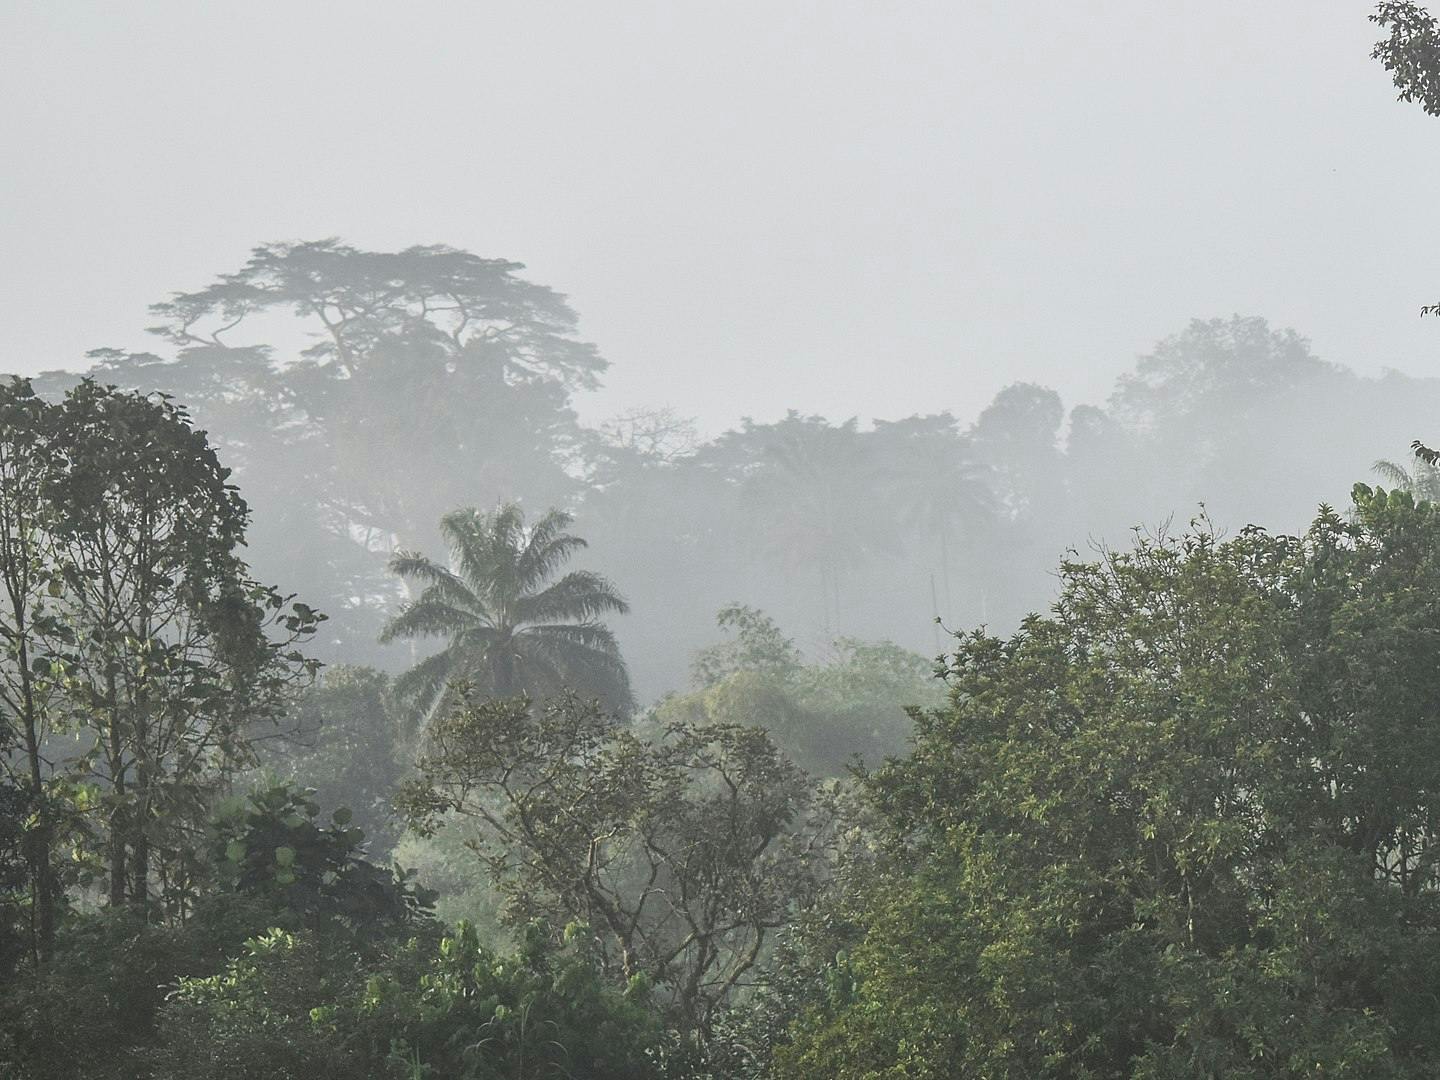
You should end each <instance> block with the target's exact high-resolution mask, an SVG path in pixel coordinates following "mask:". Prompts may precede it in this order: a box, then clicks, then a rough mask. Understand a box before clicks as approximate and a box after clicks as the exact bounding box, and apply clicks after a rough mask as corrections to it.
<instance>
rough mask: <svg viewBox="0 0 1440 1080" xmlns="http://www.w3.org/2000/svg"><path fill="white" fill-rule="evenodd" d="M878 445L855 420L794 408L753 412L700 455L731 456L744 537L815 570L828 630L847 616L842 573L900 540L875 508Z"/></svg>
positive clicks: (788, 564)
mask: <svg viewBox="0 0 1440 1080" xmlns="http://www.w3.org/2000/svg"><path fill="white" fill-rule="evenodd" d="M871 449H872V448H871V445H870V444H869V443H868V442H867V441H866V439H865V437H864V436H863V435H862V434H861V433H860V431H859V429H858V426H857V423H856V421H855V420H854V419H851V420H847V421H846V422H845V423H843V424H830V423H829V422H827V421H826V420H825V419H824V418H823V417H819V416H801V415H800V414H799V413H796V412H793V411H792V412H790V413H789V414H787V415H786V417H785V419H784V420H781V421H780V422H778V423H775V424H755V423H753V422H752V421H750V420H749V419H748V418H747V419H746V420H745V422H744V424H743V426H742V427H741V429H740V430H739V431H731V432H727V433H726V434H724V435H722V436H721V437H720V438H719V439H717V440H716V441H715V442H714V443H713V444H712V445H711V446H710V447H709V448H707V450H706V452H705V453H704V454H703V455H702V456H701V459H700V460H701V463H702V464H714V463H720V462H723V463H724V465H725V466H726V468H727V471H728V472H729V473H730V475H731V476H732V477H733V478H734V481H735V482H737V483H738V484H739V487H740V491H741V500H740V502H741V505H740V512H741V514H742V515H743V516H742V518H741V520H743V521H744V522H745V529H744V532H745V537H744V540H745V541H748V542H749V543H752V544H758V547H759V548H760V550H761V551H762V552H763V553H764V554H766V555H768V556H769V557H771V558H773V559H775V560H776V561H778V563H779V564H780V565H781V566H782V567H783V568H784V569H785V571H786V572H787V573H791V574H800V573H804V574H807V575H808V574H814V575H815V577H814V578H813V579H812V580H814V581H816V583H817V584H818V585H819V587H820V599H821V604H820V615H821V625H822V626H823V627H824V629H825V631H826V633H827V634H828V633H830V632H832V631H833V630H834V629H835V628H836V627H837V626H839V624H840V622H841V598H842V589H841V578H842V575H843V574H844V573H845V572H846V571H847V570H850V569H852V568H853V567H855V566H856V565H858V564H860V563H861V562H863V561H864V560H865V559H866V558H867V557H868V556H870V555H872V554H873V553H874V552H875V551H877V550H879V549H881V548H884V547H886V546H888V545H889V543H890V541H891V540H892V530H891V528H890V523H889V522H888V521H886V520H885V519H884V518H883V517H882V516H880V515H877V514H874V513H871V512H867V508H868V507H871V506H873V505H875V503H877V502H878V501H879V496H880V488H881V476H880V473H879V471H878V469H877V468H876V462H875V460H874V455H873V454H872V453H871Z"/></svg>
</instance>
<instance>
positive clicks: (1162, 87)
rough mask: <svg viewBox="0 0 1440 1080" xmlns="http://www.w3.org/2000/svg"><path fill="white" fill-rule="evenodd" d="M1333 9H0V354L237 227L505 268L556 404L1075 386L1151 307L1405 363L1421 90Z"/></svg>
mask: <svg viewBox="0 0 1440 1080" xmlns="http://www.w3.org/2000/svg"><path fill="white" fill-rule="evenodd" d="M1366 14H1367V7H1366V5H1363V4H1341V3H1325V4H1314V3H1301V2H1277V3H1269V4H1264V5H1257V4H1252V3H1244V2H1238V0H1235V2H1232V0H1224V2H1215V3H1207V4H1184V5H1166V6H1165V7H1164V8H1163V9H1161V8H1157V7H1156V6H1155V5H1153V4H1145V3H1138V2H1123V3H1107V4H1103V5H1095V4H1087V5H1075V4H1066V3H1059V2H1041V3H1026V4H1004V3H962V4H938V3H937V4H926V3H915V4H905V5H902V6H901V7H899V8H896V7H893V6H890V5H871V4H850V3H840V4H835V3H832V4H809V3H805V4H786V5H774V4H762V3H733V4H724V5H709V6H701V5H673V4H663V3H653V4H647V3H623V4H607V5H578V4H567V3H558V4H556V3H504V4H502V3H482V4H471V3H420V4H415V5H405V7H404V9H403V11H402V10H400V9H398V8H396V7H395V6H394V5H383V4H347V5H338V4H326V3H305V4H275V3H264V2H262V3H256V4H250V5H246V6H245V7H244V8H243V9H240V8H233V7H226V6H217V5H197V4H188V3H165V2H150V3H146V4H143V5H126V6H123V7H117V6H115V5H110V4H100V3H89V2H80V0H76V2H70V3H63V4H49V3H26V2H21V0H9V2H7V3H4V4H0V101H3V102H4V107H3V109H0V139H3V140H4V142H3V145H4V146H5V147H6V154H5V167H4V168H3V170H0V244H3V247H4V250H5V254H6V257H5V259H4V260H3V262H0V288H3V289H4V295H5V297H6V305H5V307H6V318H5V319H4V320H3V325H0V349H3V352H4V355H5V356H6V358H7V360H6V366H7V367H8V368H11V369H14V370H19V371H23V372H26V373H34V372H36V371H40V370H43V369H48V368H52V367H57V366H76V365H78V364H79V363H80V362H81V357H82V355H83V353H84V352H85V351H86V350H88V349H91V348H94V347H96V346H102V345H103V346H114V347H120V348H130V349H139V348H149V347H150V346H149V345H148V344H147V342H146V337H145V335H144V333H143V329H144V327H145V326H147V325H148V321H147V319H146V317H145V314H144V312H145V308H146V306H147V305H149V304H151V303H153V302H155V301H156V300H159V299H163V298H164V297H165V296H166V295H167V294H168V293H169V292H170V291H171V290H176V289H186V288H191V287H195V283H198V282H202V281H207V280H209V278H210V277H211V276H212V275H213V274H214V273H216V272H217V271H218V270H219V269H220V268H229V267H233V266H238V265H239V264H240V263H241V262H243V260H244V257H245V254H246V252H247V251H248V250H249V249H250V247H251V246H253V245H254V244H257V243H261V242H267V241H274V240H287V239H300V238H317V237H324V236H332V235H334V236H342V237H344V238H346V239H347V240H348V241H350V242H351V243H354V244H356V245H358V246H361V247H365V248H370V249H375V250H398V249H400V248H404V247H407V246H409V245H411V244H422V243H445V244H450V245H453V246H456V247H460V248H464V249H466V250H470V251H474V252H476V253H477V254H480V255H483V256H486V257H502V258H507V259H513V260H517V261H520V262H523V263H525V264H526V265H527V267H528V276H529V277H530V278H531V279H532V280H534V281H537V282H542V283H544V284H546V285H548V286H550V287H552V288H555V289H557V290H559V291H561V292H563V293H565V294H567V295H568V296H569V297H570V298H571V301H572V302H573V304H574V306H575V307H576V309H577V310H578V311H579V313H580V315H581V318H582V323H581V331H582V334H583V336H584V337H585V338H586V339H587V340H590V341H593V342H595V343H597V344H598V345H599V347H600V349H601V350H602V352H603V354H604V355H605V356H606V357H608V358H609V359H610V360H611V361H613V363H614V367H613V368H612V369H611V370H610V371H609V372H608V373H607V375H606V378H605V380H604V386H603V388H602V389H600V390H599V391H597V392H594V393H588V394H580V395H577V397H576V400H575V405H576V408H577V409H578V410H579V412H580V415H581V416H582V418H584V419H585V420H586V421H587V422H590V423H592V424H593V423H599V422H600V421H602V420H604V419H605V418H607V417H609V416H611V415H612V414H615V413H618V412H623V411H626V410H628V409H631V408H635V407H649V408H653V407H659V406H672V407H674V408H675V409H676V410H677V411H678V412H679V413H681V414H682V415H685V416H690V417H695V418H696V419H697V420H698V421H699V424H700V428H701V430H702V432H703V433H705V434H707V435H711V436H713V435H718V434H719V433H721V432H722V431H724V430H726V429H728V428H730V427H732V426H734V425H735V424H736V423H738V422H739V420H740V418H741V417H744V416H751V417H754V418H756V419H758V420H775V419H778V418H779V417H781V416H783V415H784V413H785V411H786V410H787V409H790V408H795V409H799V410H801V411H803V412H815V413H820V414H823V415H826V416H830V417H835V418H841V419H843V418H846V417H849V416H859V417H861V418H862V420H864V419H868V418H869V417H872V416H876V417H882V418H896V417H901V416H907V415H911V414H914V413H924V412H933V411H937V410H939V409H948V410H951V411H953V412H954V413H955V414H956V415H957V416H959V417H960V418H962V419H963V420H965V421H967V422H968V421H971V420H973V419H974V418H975V417H976V416H977V415H978V414H979V412H980V410H981V409H982V408H983V407H984V406H985V404H986V403H987V402H988V401H990V399H991V398H992V397H993V396H994V394H995V393H996V392H997V391H998V390H1000V389H1001V388H1002V387H1004V386H1005V385H1008V384H1009V383H1011V382H1014V381H1019V380H1029V381H1034V382H1038V383H1042V384H1044V385H1047V386H1052V387H1054V388H1055V389H1056V390H1057V391H1059V392H1060V393H1061V394H1062V396H1063V397H1064V399H1065V401H1066V402H1068V403H1071V404H1075V403H1081V402H1089V403H1095V404H1098V403H1100V402H1102V401H1103V399H1104V397H1105V395H1106V394H1108V393H1109V390H1110V388H1111V385H1112V383H1113V381H1114V379H1115V378H1116V377H1117V376H1118V375H1120V374H1121V373H1122V372H1124V371H1126V370H1128V369H1129V368H1130V367H1131V365H1132V364H1133V362H1134V360H1135V358H1136V357H1137V356H1138V355H1140V354H1142V353H1144V352H1146V351H1147V350H1148V349H1149V347H1150V346H1151V345H1152V344H1153V343H1154V342H1155V341H1157V340H1159V339H1161V338H1162V337H1165V336H1166V335H1168V334H1171V333H1174V332H1175V331H1176V330H1177V329H1179V328H1181V327H1183V326H1184V325H1185V323H1186V322H1187V321H1188V320H1189V319H1190V318H1192V317H1203V318H1209V317H1214V316H1228V315H1230V314H1232V313H1236V312H1239V313H1244V314H1259V315H1263V316H1265V317H1266V318H1267V319H1269V320H1270V321H1271V322H1272V323H1273V324H1275V325H1277V326H1282V327H1294V328H1296V329H1297V330H1298V331H1300V332H1301V333H1304V334H1305V335H1307V336H1308V337H1310V338H1311V340H1312V341H1313V342H1314V345H1315V350H1316V352H1317V353H1318V354H1319V355H1320V356H1322V357H1324V358H1326V359H1327V360H1331V361H1335V362H1339V363H1343V364H1345V365H1347V366H1349V367H1351V368H1353V369H1355V370H1357V371H1359V372H1362V373H1366V374H1375V373H1378V372H1379V371H1380V370H1381V369H1382V368H1384V367H1394V368H1397V369H1399V370H1402V371H1407V372H1411V373H1415V374H1424V373H1426V372H1428V371H1429V370H1430V368H1429V364H1430V357H1431V355H1432V352H1431V350H1432V348H1433V342H1434V335H1435V330H1434V327H1433V326H1431V325H1427V324H1424V323H1422V322H1421V321H1420V320H1418V319H1417V318H1415V312H1416V309H1417V308H1418V306H1419V304H1421V303H1423V302H1426V301H1428V300H1429V299H1431V297H1430V295H1429V292H1428V286H1427V284H1426V283H1427V282H1431V281H1434V280H1435V279H1436V275H1437V270H1440V256H1437V254H1436V253H1435V251H1434V246H1433V244H1431V243H1429V241H1428V237H1429V236H1431V235H1433V233H1434V229H1435V226H1436V225H1437V223H1440V222H1437V217H1440V207H1437V205H1436V203H1435V200H1434V199H1433V197H1432V195H1433V191H1432V188H1433V180H1434V177H1435V176H1436V175H1437V174H1440V149H1437V144H1436V141H1435V139H1434V138H1433V135H1432V133H1431V129H1430V128H1428V127H1427V126H1426V124H1427V118H1426V117H1425V116H1423V115H1422V114H1421V113H1420V111H1419V110H1417V109H1406V108H1401V107H1397V106H1395V103H1394V100H1393V99H1394V92H1393V89H1392V87H1391V86H1390V84H1389V81H1388V80H1387V79H1386V78H1385V77H1384V74H1383V72H1381V71H1379V70H1378V69H1377V68H1376V66H1375V65H1374V64H1373V62H1372V61H1371V60H1370V59H1369V56H1368V53H1369V46H1370V43H1371V41H1372V39H1373V37H1374V34H1373V33H1372V27H1371V26H1370V25H1369V24H1368V23H1366V21H1365V16H1366Z"/></svg>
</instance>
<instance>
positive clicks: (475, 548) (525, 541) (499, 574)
mask: <svg viewBox="0 0 1440 1080" xmlns="http://www.w3.org/2000/svg"><path fill="white" fill-rule="evenodd" d="M570 522H571V518H570V515H569V514H566V513H564V512H563V511H560V510H551V511H549V512H547V513H546V514H545V515H543V516H542V517H541V518H540V520H539V521H537V522H535V523H534V525H532V526H529V527H528V528H527V527H526V524H525V514H524V511H522V510H521V509H520V507H519V506H517V505H516V504H514V503H506V504H504V505H502V506H500V507H498V508H497V509H496V510H495V511H494V512H493V513H489V514H486V513H482V512H481V511H479V510H475V509H465V510H456V511H454V512H453V513H449V514H446V515H445V517H444V518H442V519H441V521H440V530H441V532H442V533H443V534H444V537H445V540H446V542H447V543H448V545H449V547H450V559H451V566H450V567H446V566H442V565H441V564H439V563H436V562H434V561H432V560H431V559H429V558H427V557H426V556H424V555H420V554H418V553H416V552H410V551H401V552H398V553H397V554H396V555H395V557H394V558H393V559H391V561H390V569H391V570H392V571H393V572H394V573H396V574H399V575H400V576H401V577H403V578H406V579H407V580H411V581H415V582H417V583H419V584H421V585H423V586H424V591H423V592H421V594H420V596H419V597H418V598H416V599H415V600H414V601H412V602H410V603H407V604H406V605H405V606H404V608H403V609H402V610H401V611H400V613H399V614H398V615H396V616H395V618H394V619H392V620H391V621H390V623H389V625H387V626H386V627H385V631H384V633H383V635H382V637H381V640H382V641H393V640H395V639H397V638H415V637H442V638H445V639H447V641H448V644H447V645H446V646H445V648H444V649H442V650H441V651H440V652H438V653H436V654H435V655H434V656H431V657H429V658H428V659H426V660H422V661H421V662H420V663H419V664H417V665H415V667H413V668H411V669H410V671H408V672H406V673H405V674H404V675H403V676H401V677H400V679H399V680H398V681H397V683H396V688H397V690H399V691H400V692H401V693H402V694H407V695H413V696H414V697H415V699H416V700H417V701H418V702H419V703H420V704H421V705H422V706H423V707H425V708H431V707H433V706H434V705H435V704H436V703H437V702H438V701H439V700H440V698H441V696H442V695H443V693H444V691H445V688H446V686H448V685H449V684H450V683H451V682H452V680H456V679H463V680H466V681H467V682H471V683H474V684H476V685H479V686H481V687H483V688H484V689H485V690H486V691H487V692H489V693H491V694H493V695H494V696H496V697H511V696H513V695H516V694H521V693H524V694H529V695H531V696H532V697H536V698H539V697H545V696H548V695H550V694H554V693H557V692H558V691H560V690H561V689H563V688H570V689H573V690H576V691H577V692H580V693H583V694H590V695H597V696H599V697H600V698H602V699H604V700H605V701H606V702H607V703H608V704H609V705H610V706H611V707H613V708H626V707H628V706H629V705H630V703H631V702H630V681H629V678H628V676H627V675H626V672H625V663H624V661H623V660H622V659H621V658H620V649H619V646H618V645H617V644H616V642H615V637H614V635H613V634H612V633H611V632H610V630H609V628H608V627H606V626H605V625H604V624H603V623H600V622H598V621H597V618H598V617H599V616H601V615H605V614H609V613H614V614H624V613H625V612H626V611H628V610H629V605H628V604H626V603H625V600H624V598H623V597H621V595H620V594H619V593H618V592H617V591H616V590H615V587H614V586H613V585H612V584H611V583H610V582H609V581H607V580H606V579H605V578H603V577H601V576H599V575H598V574H593V573H590V572H589V571H587V570H572V571H570V572H569V573H567V574H566V575H565V576H564V577H562V578H559V579H558V580H555V581H552V580H551V578H552V577H553V576H554V574H555V572H556V570H558V569H559V567H561V566H562V565H563V564H564V563H565V562H566V561H568V560H569V558H570V556H571V555H573V554H574V553H575V552H576V551H578V550H580V549H582V548H584V547H585V546H586V543H585V541H584V540H583V539H581V538H580V537H578V536H574V535H572V534H570V533H567V532H566V531H565V529H566V527H567V526H569V524H570Z"/></svg>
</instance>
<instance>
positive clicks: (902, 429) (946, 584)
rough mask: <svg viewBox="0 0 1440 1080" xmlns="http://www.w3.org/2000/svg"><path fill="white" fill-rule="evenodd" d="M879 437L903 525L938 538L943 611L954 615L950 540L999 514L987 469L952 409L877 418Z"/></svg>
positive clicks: (895, 510)
mask: <svg viewBox="0 0 1440 1080" xmlns="http://www.w3.org/2000/svg"><path fill="white" fill-rule="evenodd" d="M875 436H876V439H877V440H879V441H880V443H881V446H882V451H881V456H882V461H883V465H882V467H881V469H882V475H883V476H884V477H885V479H886V483H887V484H888V487H889V495H890V499H891V500H892V502H891V505H892V507H893V510H892V512H893V513H895V514H896V516H897V517H898V518H899V519H900V520H901V521H902V522H903V523H904V524H905V525H907V526H909V527H910V528H912V529H918V530H921V531H923V532H926V533H929V534H930V535H931V536H933V537H935V539H936V540H937V542H938V545H939V556H940V581H941V585H942V586H943V592H942V594H941V595H942V596H943V597H944V600H945V611H944V615H945V617H946V618H947V619H953V618H955V615H956V613H955V606H954V603H953V601H952V600H951V596H950V553H951V545H952V544H953V543H954V542H955V540H956V539H957V537H958V538H959V539H960V540H965V539H967V538H969V537H970V536H972V535H973V534H974V531H975V529H976V527H977V525H979V524H980V523H983V522H985V521H988V520H990V519H993V518H994V517H995V514H996V509H997V507H996V500H995V497H994V494H993V493H992V492H991V490H990V487H989V485H988V484H987V483H986V482H985V474H984V470H983V468H982V466H980V465H979V464H978V463H977V462H976V461H975V459H974V457H973V456H972V451H971V448H970V444H969V440H968V439H966V437H965V436H963V435H961V434H960V433H959V432H958V431H957V430H956V426H955V418H954V417H953V416H951V415H950V414H949V413H939V414H937V415H934V416H912V417H909V418H908V419H905V420H894V421H885V420H877V421H875ZM932 582H933V578H932ZM935 614H936V615H939V614H941V613H940V612H939V611H936V612H935Z"/></svg>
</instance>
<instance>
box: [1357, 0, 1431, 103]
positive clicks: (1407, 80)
mask: <svg viewBox="0 0 1440 1080" xmlns="http://www.w3.org/2000/svg"><path fill="white" fill-rule="evenodd" d="M1370 21H1371V22H1373V23H1375V24H1376V25H1378V26H1379V27H1381V29H1384V30H1388V31H1389V32H1390V36H1389V37H1388V38H1386V39H1385V40H1384V41H1380V42H1377V43H1376V45H1375V49H1374V51H1373V52H1372V53H1371V56H1373V57H1374V58H1375V59H1376V60H1379V61H1380V62H1381V63H1382V64H1383V65H1384V66H1385V70H1386V71H1388V72H1389V73H1390V75H1391V77H1392V78H1393V79H1394V80H1395V86H1396V88H1397V89H1399V91H1400V100H1401V101H1414V102H1418V103H1419V105H1420V107H1421V108H1423V109H1424V110H1425V111H1426V112H1427V113H1429V114H1430V115H1431V116H1440V25H1437V24H1436V22H1435V18H1434V16H1432V15H1431V14H1430V13H1429V12H1428V11H1426V10H1425V9H1424V8H1423V7H1421V6H1420V5H1419V4H1416V3H1413V2H1412V0H1383V2H1382V3H1379V4H1377V5H1376V6H1375V11H1374V12H1373V13H1372V14H1371V15H1370Z"/></svg>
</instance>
